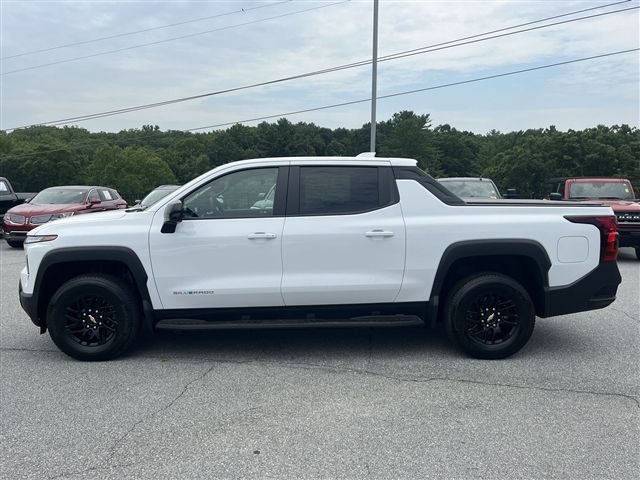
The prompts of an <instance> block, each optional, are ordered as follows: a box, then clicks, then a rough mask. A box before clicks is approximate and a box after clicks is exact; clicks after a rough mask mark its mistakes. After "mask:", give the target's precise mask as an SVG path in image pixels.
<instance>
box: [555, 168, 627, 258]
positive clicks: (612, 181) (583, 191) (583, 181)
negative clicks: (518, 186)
mask: <svg viewBox="0 0 640 480" xmlns="http://www.w3.org/2000/svg"><path fill="white" fill-rule="evenodd" d="M550 182H551V193H550V194H549V199H550V200H573V201H576V202H583V203H593V202H594V201H597V202H598V203H603V204H604V205H608V206H610V207H611V209H612V210H613V212H614V213H615V214H616V217H617V219H618V230H619V232H620V246H621V247H632V248H635V250H636V257H637V258H638V260H640V203H639V202H640V200H639V199H637V198H636V196H635V193H634V192H633V186H632V185H631V182H630V181H629V180H627V179H626V178H595V177H576V178H553V179H551V181H550Z"/></svg>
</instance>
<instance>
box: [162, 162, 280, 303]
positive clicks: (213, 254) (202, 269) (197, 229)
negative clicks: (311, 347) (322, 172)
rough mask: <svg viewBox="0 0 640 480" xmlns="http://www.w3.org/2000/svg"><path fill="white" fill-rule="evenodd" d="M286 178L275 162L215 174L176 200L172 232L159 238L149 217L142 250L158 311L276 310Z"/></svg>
mask: <svg viewBox="0 0 640 480" xmlns="http://www.w3.org/2000/svg"><path fill="white" fill-rule="evenodd" d="M286 176H287V167H285V166H278V165H277V164H276V165H273V166H269V167H260V168H249V169H247V168H246V167H245V169H242V170H235V171H232V172H231V173H226V174H224V173H223V174H222V175H221V176H219V177H217V178H215V179H213V180H212V181H210V182H208V183H206V184H205V185H202V186H200V187H198V188H196V189H195V190H194V191H192V192H190V193H188V194H186V195H185V196H184V197H183V210H184V212H185V213H184V219H183V220H182V221H181V222H180V223H178V225H177V228H176V230H175V232H174V233H161V231H160V229H161V227H162V223H163V222H164V216H163V212H162V211H158V212H157V213H156V215H155V218H154V222H153V226H152V228H151V232H150V244H149V246H150V251H151V262H152V267H153V274H154V278H155V282H156V286H157V289H158V294H159V295H160V298H161V300H162V304H163V307H164V308H165V309H189V308H200V309H202V308H204V309H207V308H231V307H267V306H282V305H283V300H282V295H281V293H280V283H281V280H282V257H281V245H282V229H283V226H284V216H283V213H284V194H285V190H286V180H287V179H286ZM272 188H273V189H275V195H274V200H273V201H266V200H267V198H266V197H267V195H268V193H269V192H270V190H271V189H272ZM281 198H282V200H281ZM281 211H282V213H281Z"/></svg>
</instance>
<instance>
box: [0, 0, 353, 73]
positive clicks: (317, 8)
mask: <svg viewBox="0 0 640 480" xmlns="http://www.w3.org/2000/svg"><path fill="white" fill-rule="evenodd" d="M350 1H351V0H341V1H339V2H334V3H329V4H327V5H320V6H317V7H311V8H305V9H303V10H297V11H295V12H289V13H283V14H280V15H274V16H272V17H266V18H260V19H257V20H251V21H249V22H243V23H237V24H235V25H227V26H225V27H220V28H214V29H212V30H206V31H204V32H197V33H189V34H187V35H180V36H178V37H172V38H165V39H164V40H156V41H154V42H147V43H140V44H138V45H131V46H128V47H122V48H117V49H115V50H107V51H104V52H98V53H92V54H90V55H83V56H80V57H73V58H67V59H65V60H58V61H55V62H49V63H41V64H39V65H32V66H30V67H24V68H18V69H16V70H9V71H8V72H4V73H1V74H0V76H4V75H10V74H12V73H18V72H25V71H27V70H35V69H38V68H44V67H50V66H52V65H60V64H61V63H69V62H75V61H78V60H86V59H87V58H94V57H99V56H102V55H109V54H111V53H118V52H124V51H128V50H133V49H136V48H141V47H148V46H151V45H159V44H161V43H167V42H173V41H176V40H183V39H185V38H192V37H197V36H199V35H206V34H209V33H214V32H221V31H223V30H230V29H232V28H237V27H244V26H246V25H254V24H256V23H261V22H266V21H268V20H275V19H278V18H284V17H289V16H291V15H298V14H300V13H306V12H311V11H313V10H320V9H322V8H328V7H333V6H335V5H341V4H343V3H347V2H350Z"/></svg>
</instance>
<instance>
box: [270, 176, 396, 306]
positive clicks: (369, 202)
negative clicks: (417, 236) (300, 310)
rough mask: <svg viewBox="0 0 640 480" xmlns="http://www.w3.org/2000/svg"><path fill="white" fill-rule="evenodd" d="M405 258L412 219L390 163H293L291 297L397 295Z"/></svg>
mask: <svg viewBox="0 0 640 480" xmlns="http://www.w3.org/2000/svg"><path fill="white" fill-rule="evenodd" d="M404 261H405V225H404V220H403V218H402V212H401V209H400V203H399V197H398V191H397V187H396V184H395V180H394V178H393V172H392V169H391V167H390V166H384V167H378V166H361V165H304V164H303V165H300V166H292V167H291V169H290V174H289V196H288V199H287V217H286V220H285V225H284V231H283V243H282V265H283V277H282V296H283V299H284V302H285V305H341V304H359V303H389V302H393V301H394V300H395V298H396V296H397V295H398V292H399V290H400V286H401V284H402V277H403V274H404Z"/></svg>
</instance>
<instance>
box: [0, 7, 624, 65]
mask: <svg viewBox="0 0 640 480" xmlns="http://www.w3.org/2000/svg"><path fill="white" fill-rule="evenodd" d="M292 1H294V0H283V1H280V2H275V3H267V4H266V5H259V6H257V7H249V8H241V9H240V10H234V11H232V12H225V13H218V14H216V15H209V16H208V17H199V18H192V19H190V20H183V21H182V22H176V23H169V24H167V25H160V26H159V27H151V28H144V29H142V30H134V31H132V32H125V33H117V34H115V35H109V36H106V37H98V38H93V39H91V40H83V41H80V42H73V43H65V44H64V45H58V46H55V47H48V48H41V49H39V50H30V51H28V52H22V53H16V54H14V55H7V56H6V57H0V60H7V59H10V58H17V57H24V56H26V55H33V54H35V53H44V52H51V51H52V50H59V49H61V48H68V47H76V46H78V45H87V44H89V43H95V42H101V41H103V40H111V39H114V38H121V37H127V36H130V35H137V34H138V33H146V32H152V31H155V30H162V29H164V28H170V27H177V26H180V25H187V24H189V23H195V22H202V21H204V20H212V19H214V18H220V17H226V16H228V15H234V14H236V13H246V12H250V11H252V10H259V9H261V8H269V7H275V6H276V5H280V4H282V3H289V2H292ZM627 1H630V0H627Z"/></svg>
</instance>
